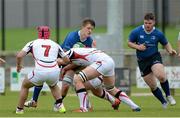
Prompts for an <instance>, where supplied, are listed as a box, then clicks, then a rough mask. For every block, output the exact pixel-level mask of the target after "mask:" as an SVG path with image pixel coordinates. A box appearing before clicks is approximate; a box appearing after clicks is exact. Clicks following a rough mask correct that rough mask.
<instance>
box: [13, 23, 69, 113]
mask: <svg viewBox="0 0 180 118" xmlns="http://www.w3.org/2000/svg"><path fill="white" fill-rule="evenodd" d="M49 30H50V29H49V27H48V26H39V27H38V36H39V37H38V39H36V40H33V41H31V42H29V43H27V44H26V45H25V46H24V48H23V49H22V50H21V51H20V52H19V53H18V54H17V57H16V58H17V62H16V64H17V65H16V66H17V67H16V68H17V72H20V71H21V69H22V60H23V57H25V56H26V55H27V54H28V53H32V54H33V58H34V61H35V68H34V70H33V71H32V72H30V73H29V74H28V76H27V77H25V79H24V80H23V82H22V86H21V91H20V98H19V102H18V106H17V108H16V114H23V113H24V110H23V108H24V103H25V100H26V99H27V96H28V91H29V88H31V87H33V86H42V85H43V83H44V82H46V83H47V84H48V85H49V88H50V89H51V93H52V95H53V97H54V99H55V100H56V102H55V106H54V107H56V108H57V109H58V111H59V112H62V113H64V112H65V111H66V110H65V108H64V105H63V103H62V96H61V89H60V88H59V87H58V85H57V82H58V80H59V75H60V70H59V66H58V64H57V61H56V60H57V57H58V55H60V57H61V58H62V60H64V61H65V63H68V62H69V58H68V57H67V56H66V55H65V53H64V51H63V50H62V48H61V47H60V46H59V45H58V44H57V43H55V42H54V41H52V40H50V39H49V35H50V31H49Z"/></svg>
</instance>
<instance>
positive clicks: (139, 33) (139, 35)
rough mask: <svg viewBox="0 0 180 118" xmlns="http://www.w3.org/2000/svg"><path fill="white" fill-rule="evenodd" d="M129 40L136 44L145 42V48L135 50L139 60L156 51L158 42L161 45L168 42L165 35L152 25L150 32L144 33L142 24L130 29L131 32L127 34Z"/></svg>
mask: <svg viewBox="0 0 180 118" xmlns="http://www.w3.org/2000/svg"><path fill="white" fill-rule="evenodd" d="M129 41H130V42H133V43H136V44H145V46H146V50H144V51H139V50H136V54H137V58H138V59H139V60H143V59H146V58H148V57H150V56H152V55H153V54H155V53H157V52H158V42H160V43H161V44H162V45H166V44H167V43H168V41H167V39H166V37H165V36H164V34H163V33H162V32H161V31H159V30H158V29H156V28H155V27H154V28H153V30H152V31H151V32H150V33H146V32H145V29H144V25H142V26H139V27H137V28H135V29H134V30H132V32H131V33H130V35H129Z"/></svg>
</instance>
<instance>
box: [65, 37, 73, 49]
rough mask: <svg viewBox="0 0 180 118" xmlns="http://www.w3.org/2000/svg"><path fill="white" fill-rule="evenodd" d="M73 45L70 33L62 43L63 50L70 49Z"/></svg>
mask: <svg viewBox="0 0 180 118" xmlns="http://www.w3.org/2000/svg"><path fill="white" fill-rule="evenodd" d="M73 45H74V40H73V38H72V36H71V35H68V36H67V37H66V38H65V40H64V44H63V50H66V51H67V50H70V49H71V48H72V47H73Z"/></svg>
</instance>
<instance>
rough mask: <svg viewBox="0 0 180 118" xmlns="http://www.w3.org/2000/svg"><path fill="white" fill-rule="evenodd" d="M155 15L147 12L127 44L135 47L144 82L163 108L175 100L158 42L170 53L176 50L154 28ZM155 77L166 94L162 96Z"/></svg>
mask: <svg viewBox="0 0 180 118" xmlns="http://www.w3.org/2000/svg"><path fill="white" fill-rule="evenodd" d="M154 25H155V16H154V14H153V13H147V14H146V15H145V16H144V25H141V26H139V27H137V28H135V29H134V30H132V32H131V33H130V35H129V41H128V46H129V47H130V48H133V49H136V54H137V62H138V65H139V68H140V71H141V76H142V77H143V79H144V81H145V82H146V84H147V85H148V86H149V87H150V89H151V91H152V93H153V95H154V96H155V97H156V98H157V99H158V100H159V101H160V102H161V103H162V106H163V108H166V107H167V101H168V102H169V103H170V105H175V104H176V101H175V100H174V98H173V97H172V96H171V94H170V89H169V83H168V80H167V79H166V77H165V70H164V65H163V63H162V59H161V55H160V53H159V52H158V43H161V45H163V47H164V48H165V49H166V50H167V52H168V53H169V54H170V55H176V54H177V53H176V51H175V50H174V49H173V48H172V47H171V44H170V43H169V42H168V41H167V39H166V37H165V36H164V34H163V33H162V32H161V31H159V30H158V29H157V28H155V26H154ZM156 78H157V79H158V80H159V81H160V84H161V87H162V89H163V91H164V92H165V94H166V99H165V98H164V97H163V94H162V92H161V90H160V89H159V88H158V87H157V83H156Z"/></svg>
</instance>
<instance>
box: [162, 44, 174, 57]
mask: <svg viewBox="0 0 180 118" xmlns="http://www.w3.org/2000/svg"><path fill="white" fill-rule="evenodd" d="M164 48H165V49H166V51H167V52H168V53H169V54H170V55H177V52H176V50H174V49H173V48H172V46H171V44H170V43H169V42H168V43H167V44H166V45H165V46H164Z"/></svg>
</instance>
